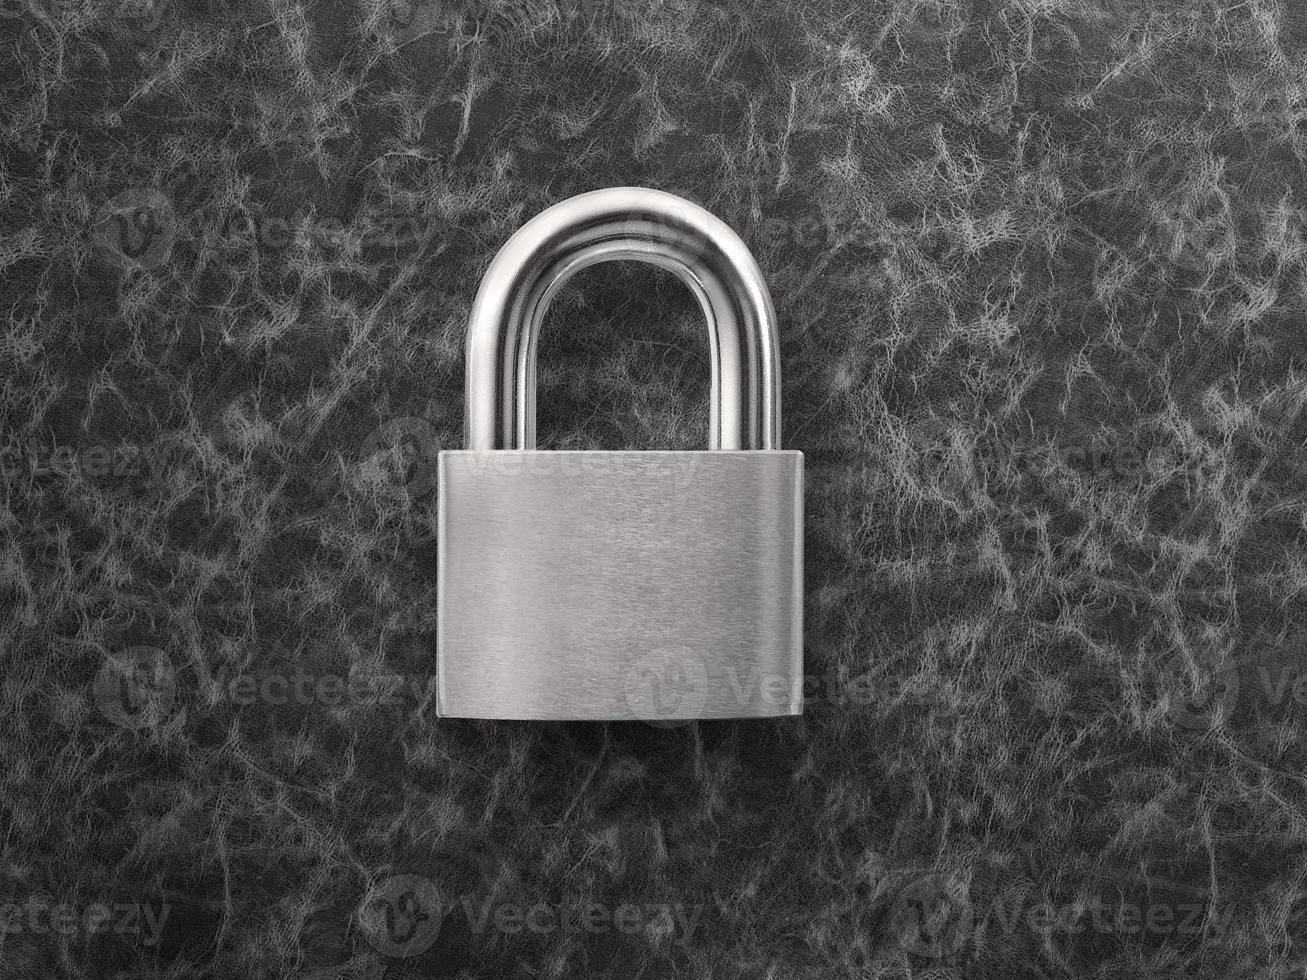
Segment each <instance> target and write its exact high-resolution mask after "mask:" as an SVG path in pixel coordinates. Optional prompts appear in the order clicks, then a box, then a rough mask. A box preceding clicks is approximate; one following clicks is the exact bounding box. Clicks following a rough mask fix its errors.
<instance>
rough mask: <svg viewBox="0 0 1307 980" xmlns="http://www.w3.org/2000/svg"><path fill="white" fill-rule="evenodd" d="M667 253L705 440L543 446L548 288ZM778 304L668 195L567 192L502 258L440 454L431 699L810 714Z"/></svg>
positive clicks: (444, 703)
mask: <svg viewBox="0 0 1307 980" xmlns="http://www.w3.org/2000/svg"><path fill="white" fill-rule="evenodd" d="M615 259H636V260H639V261H643V262H650V263H653V264H654V265H657V266H661V267H663V268H666V269H669V270H671V271H672V272H674V273H676V275H677V276H678V277H679V278H680V279H681V280H682V281H683V282H684V283H685V284H686V285H687V286H688V287H689V288H690V289H691V291H692V292H693V293H694V295H695V296H696V297H697V298H698V300H699V304H700V306H701V307H702V308H703V312H704V314H705V315H706V316H707V319H708V339H709V349H710V351H711V359H712V406H711V409H710V420H709V433H708V451H706V452H704V451H696V452H659V451H643V452H617V451H560V452H548V451H537V450H536V448H535V418H536V411H535V393H536V381H535V369H536V364H535V362H536V346H537V338H538V337H539V334H540V324H541V321H542V320H543V318H544V315H545V310H546V309H547V307H548V305H549V302H550V300H551V299H552V298H553V296H554V295H555V294H556V293H557V292H558V289H559V288H560V287H561V286H562V285H563V283H564V282H566V281H567V280H568V278H569V277H571V276H572V275H573V274H574V273H575V272H577V271H578V270H579V269H583V268H585V267H586V266H589V265H594V264H595V263H598V262H606V261H610V260H615ZM779 358H780V352H779V343H778V339H777V330H776V314H775V311H774V309H773V307H772V302H771V296H770V295H769V294H768V291H767V286H766V284H765V283H764V282H763V278H762V273H761V271H760V270H759V268H758V264H757V262H755V261H754V258H753V256H752V255H751V254H750V252H749V250H748V247H747V246H746V245H745V244H744V242H742V241H741V240H740V238H739V236H738V235H736V234H735V233H734V232H733V231H731V229H730V228H728V227H727V226H726V225H725V224H724V223H722V222H721V221H720V220H718V219H717V218H715V217H714V216H713V215H711V214H709V213H708V212H707V211H705V210H704V209H703V208H700V207H698V206H697V205H695V204H692V203H690V202H689V201H685V200H683V199H681V198H679V197H676V196H674V195H672V194H667V193H664V192H661V191H653V190H647V189H643V188H636V187H615V188H610V189H607V190H600V191H594V192H592V193H588V194H581V195H579V196H577V197H573V198H571V199H570V200H567V201H563V202H562V203H561V204H557V205H555V206H554V207H551V208H549V209H548V210H547V211H544V212H542V213H541V214H539V215H537V216H536V217H535V218H533V219H532V220H531V221H529V222H527V224H526V225H524V226H523V227H522V228H521V230H519V231H518V232H517V233H516V234H515V235H513V236H512V238H510V239H509V240H508V242H507V243H506V244H505V245H504V247H503V248H502V249H500V251H499V253H498V255H496V256H495V259H494V261H493V262H492V263H491V265H490V268H489V270H488V271H487V272H486V275H485V278H484V279H483V280H482V282H481V287H480V290H479V291H478V293H477V297H476V300H475V302H474V304H473V307H472V315H471V322H470V324H469V329H468V336H467V414H466V420H465V421H466V431H465V437H466V448H465V449H463V450H454V451H447V452H442V453H441V454H440V457H439V463H438V479H439V488H440V493H439V514H438V519H437V520H438V531H437V537H438V558H437V561H438V572H437V603H438V612H437V618H438V623H437V663H438V672H439V677H438V693H437V713H438V714H439V715H440V716H442V717H448V718H502V719H521V720H587V721H599V720H632V719H644V720H651V721H671V720H685V719H696V718H764V717H771V716H777V715H797V714H801V713H802V711H803V690H802V689H803V676H802V675H803V454H802V453H800V452H795V451H783V450H781V448H780V363H779Z"/></svg>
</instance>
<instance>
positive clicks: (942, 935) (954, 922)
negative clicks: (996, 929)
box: [889, 874, 975, 960]
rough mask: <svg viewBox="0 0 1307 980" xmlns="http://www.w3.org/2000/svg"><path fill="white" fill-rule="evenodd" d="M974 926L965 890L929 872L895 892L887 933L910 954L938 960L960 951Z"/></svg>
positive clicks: (941, 876) (973, 916) (972, 914)
mask: <svg viewBox="0 0 1307 980" xmlns="http://www.w3.org/2000/svg"><path fill="white" fill-rule="evenodd" d="M974 926H975V912H974V910H973V909H972V907H971V902H970V900H969V899H968V897H967V896H966V895H965V894H962V893H959V892H958V891H957V889H955V888H952V887H950V882H949V879H948V878H947V877H945V876H944V875H941V874H929V875H925V876H923V877H921V878H918V879H916V880H915V881H912V882H910V883H909V884H908V885H907V887H905V888H904V889H903V890H902V891H900V892H899V894H898V897H897V898H896V899H895V900H894V906H893V907H892V908H891V909H890V914H889V933H890V936H891V937H892V939H893V941H894V942H895V943H896V944H897V945H898V946H899V948H900V949H902V950H904V951H905V952H907V953H910V954H912V955H913V956H921V957H924V958H926V959H932V960H941V959H947V958H949V957H953V956H956V955H957V954H958V953H960V952H962V950H963V948H964V947H965V946H966V944H967V941H968V940H969V939H970V938H971V931H972V929H973V927H974Z"/></svg>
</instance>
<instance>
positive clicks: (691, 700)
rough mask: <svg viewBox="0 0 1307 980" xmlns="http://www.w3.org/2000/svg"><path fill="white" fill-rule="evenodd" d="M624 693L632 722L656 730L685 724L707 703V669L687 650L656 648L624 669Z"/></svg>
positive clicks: (700, 660) (681, 648) (671, 647)
mask: <svg viewBox="0 0 1307 980" xmlns="http://www.w3.org/2000/svg"><path fill="white" fill-rule="evenodd" d="M623 694H624V696H625V698H626V706H627V708H628V709H630V712H631V717H632V718H633V719H636V720H639V721H643V722H646V723H647V724H650V725H652V726H654V727H655V728H675V727H677V726H679V725H685V724H688V723H689V722H690V721H691V720H693V719H695V718H697V717H698V716H699V714H700V713H701V712H702V711H703V706H704V704H705V703H706V702H707V700H708V666H707V664H706V663H705V662H704V659H703V657H701V656H700V655H699V654H698V653H696V652H695V651H694V650H692V649H691V648H690V647H687V646H665V647H658V648H657V649H655V650H650V651H649V652H648V653H647V654H645V655H644V656H642V657H639V658H637V659H636V660H635V661H633V662H632V663H631V664H630V666H629V667H627V669H626V676H625V678H624V681H623Z"/></svg>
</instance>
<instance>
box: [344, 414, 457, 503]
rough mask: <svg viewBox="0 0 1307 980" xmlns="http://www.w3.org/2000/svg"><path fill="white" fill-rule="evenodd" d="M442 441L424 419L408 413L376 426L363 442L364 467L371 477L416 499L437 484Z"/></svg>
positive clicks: (432, 426)
mask: <svg viewBox="0 0 1307 980" xmlns="http://www.w3.org/2000/svg"><path fill="white" fill-rule="evenodd" d="M439 454H440V440H439V437H438V436H437V434H436V427H435V426H434V425H432V424H431V423H430V422H428V421H427V420H426V419H424V418H420V417H418V416H413V415H406V416H404V417H402V418H397V419H391V420H390V421H389V422H384V423H382V424H381V425H379V426H378V427H377V428H375V429H373V430H372V432H371V433H370V434H369V435H368V437H367V439H365V440H364V441H363V461H362V467H363V469H364V472H365V473H366V474H367V475H368V476H369V478H372V479H377V480H379V481H380V482H383V483H386V484H389V485H390V486H393V487H400V488H403V489H404V490H405V491H407V493H408V495H409V496H410V497H412V498H414V499H417V498H418V497H422V496H425V495H426V494H428V493H430V492H431V490H432V489H433V488H434V487H435V485H436V459H437V457H438V456H439Z"/></svg>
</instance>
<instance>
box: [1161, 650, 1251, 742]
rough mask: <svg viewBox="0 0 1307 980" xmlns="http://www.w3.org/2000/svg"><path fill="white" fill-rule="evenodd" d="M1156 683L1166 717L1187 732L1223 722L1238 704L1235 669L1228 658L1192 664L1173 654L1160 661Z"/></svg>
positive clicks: (1215, 725)
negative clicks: (1212, 662)
mask: <svg viewBox="0 0 1307 980" xmlns="http://www.w3.org/2000/svg"><path fill="white" fill-rule="evenodd" d="M1159 682H1160V687H1161V696H1162V699H1163V701H1164V703H1165V704H1166V716H1167V717H1168V718H1169V719H1170V720H1171V722H1172V723H1173V724H1175V725H1178V726H1179V727H1181V728H1187V729H1189V730H1191V731H1206V730H1209V729H1212V728H1216V727H1217V726H1219V725H1221V724H1223V723H1224V722H1225V721H1226V720H1227V719H1228V718H1229V717H1230V716H1231V715H1232V714H1233V713H1234V709H1235V708H1236V707H1237V705H1238V703H1239V670H1238V668H1237V667H1236V666H1235V665H1234V664H1232V663H1229V662H1228V661H1223V662H1220V663H1215V664H1199V665H1193V664H1191V663H1190V662H1189V660H1188V659H1187V658H1185V657H1183V656H1181V655H1179V654H1175V655H1174V656H1171V657H1169V658H1167V660H1166V661H1165V662H1164V663H1163V664H1162V670H1161V673H1160V675H1159Z"/></svg>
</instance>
